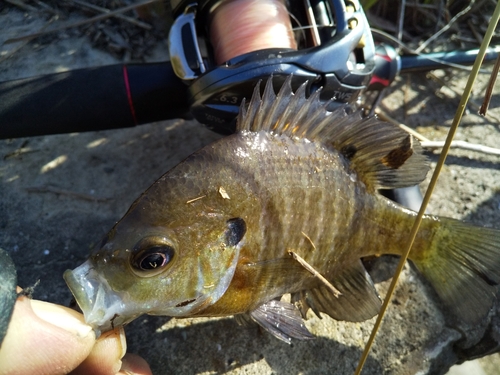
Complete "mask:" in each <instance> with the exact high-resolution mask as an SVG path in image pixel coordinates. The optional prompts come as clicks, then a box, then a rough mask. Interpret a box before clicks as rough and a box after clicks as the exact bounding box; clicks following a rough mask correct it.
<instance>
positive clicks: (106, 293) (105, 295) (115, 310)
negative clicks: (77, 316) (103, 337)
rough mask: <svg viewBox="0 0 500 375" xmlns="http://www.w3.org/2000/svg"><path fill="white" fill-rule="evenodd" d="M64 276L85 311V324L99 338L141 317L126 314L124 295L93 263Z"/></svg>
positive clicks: (70, 271) (85, 264) (68, 271)
mask: <svg viewBox="0 0 500 375" xmlns="http://www.w3.org/2000/svg"><path fill="white" fill-rule="evenodd" d="M63 277H64V280H65V281H66V284H67V285H68V287H69V289H70V290H71V293H73V295H74V296H75V299H76V302H77V303H78V305H79V306H80V308H81V309H82V312H83V315H84V317H85V321H86V322H87V324H89V325H90V326H92V327H93V328H94V331H95V332H96V334H97V335H100V333H102V332H105V331H109V330H112V329H114V328H115V327H118V326H121V325H123V324H125V323H127V322H129V321H131V320H133V319H134V318H136V317H137V316H133V317H130V316H124V315H123V312H124V311H125V304H124V303H123V296H122V295H121V294H120V293H117V292H115V291H114V290H113V289H112V288H111V287H110V286H109V284H108V282H107V281H106V280H105V279H103V278H102V277H101V276H100V275H99V274H98V273H97V271H96V270H95V268H94V266H93V264H92V263H91V262H90V260H87V261H86V262H85V263H83V264H82V265H80V266H79V267H77V268H75V269H74V270H66V271H65V272H64V275H63Z"/></svg>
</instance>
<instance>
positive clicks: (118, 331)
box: [100, 327, 127, 359]
mask: <svg viewBox="0 0 500 375" xmlns="http://www.w3.org/2000/svg"><path fill="white" fill-rule="evenodd" d="M100 339H101V340H110V341H115V342H116V340H118V341H119V344H118V345H119V346H120V348H119V349H118V350H119V357H118V358H120V359H121V358H123V356H124V355H125V354H126V353H127V339H126V337H125V330H124V329H123V327H118V328H115V329H114V330H112V331H108V332H105V333H103V334H102V336H101V338H100Z"/></svg>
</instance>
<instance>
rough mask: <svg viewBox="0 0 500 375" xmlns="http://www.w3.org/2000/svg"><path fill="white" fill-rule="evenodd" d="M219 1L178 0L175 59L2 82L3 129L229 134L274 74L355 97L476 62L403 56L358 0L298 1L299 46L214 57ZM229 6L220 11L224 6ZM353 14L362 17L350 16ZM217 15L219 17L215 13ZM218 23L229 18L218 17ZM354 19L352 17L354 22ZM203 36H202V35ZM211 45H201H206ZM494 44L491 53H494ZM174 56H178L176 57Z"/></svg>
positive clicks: (14, 133) (454, 55)
mask: <svg viewBox="0 0 500 375" xmlns="http://www.w3.org/2000/svg"><path fill="white" fill-rule="evenodd" d="M215 3H216V2H214V1H211V0H208V1H200V2H199V3H198V4H197V5H195V6H193V5H191V4H190V3H189V2H188V1H171V6H172V11H173V15H174V18H175V21H174V23H173V25H172V28H171V31H170V35H169V50H170V61H165V62H160V63H144V64H118V65H110V66H103V67H94V68H86V69H78V70H72V71H68V72H63V73H55V74H48V75H43V76H37V77H29V78H24V79H17V80H12V81H7V82H1V83H0V139H6V138H17V137H29V136H37V135H48V134H59V133H70V132H83V131H96V130H105V129H116V128H125V127H132V126H136V125H141V124H146V123H151V122H155V121H162V120H168V119H175V118H191V117H194V118H196V119H197V120H198V121H200V122H201V123H204V124H205V125H207V126H208V127H209V128H210V129H212V130H214V131H216V132H218V133H221V134H230V133H232V132H233V131H234V128H235V117H236V115H237V113H238V110H239V105H240V104H241V101H242V99H243V98H245V97H246V98H249V97H250V96H251V93H252V90H253V87H254V86H255V84H256V83H257V82H258V81H259V80H261V79H265V78H267V77H268V76H270V75H273V76H274V77H275V84H276V86H279V85H281V84H282V82H283V80H284V78H285V77H286V76H288V75H291V74H292V75H293V76H294V79H293V83H292V86H293V87H294V88H297V87H298V86H299V85H300V84H302V83H303V82H305V81H309V83H308V91H309V92H313V91H315V90H317V89H318V88H319V87H321V88H322V93H321V98H322V99H324V100H329V99H331V98H334V100H335V102H337V103H346V102H347V103H348V102H353V101H355V100H356V98H357V97H358V96H359V94H360V93H361V91H363V90H381V89H383V88H385V87H387V86H389V85H390V83H391V82H392V81H393V80H394V79H395V77H396V76H397V75H398V74H404V73H414V72H418V71H428V70H432V69H438V68H444V67H447V66H449V65H450V64H462V65H468V64H472V63H473V62H474V59H475V57H476V55H477V50H469V51H453V52H441V53H433V54H423V55H404V56H400V55H398V53H397V52H396V50H395V49H394V48H393V47H392V46H390V45H388V44H380V45H377V46H375V45H374V43H373V38H372V35H371V32H370V28H369V25H368V21H367V19H366V17H365V15H364V13H363V10H362V8H361V6H360V5H359V3H357V2H348V3H349V5H348V6H346V5H345V3H344V1H341V0H330V1H309V2H306V3H308V5H306V6H304V5H303V4H304V3H303V2H298V1H291V2H290V9H289V10H288V11H290V12H291V13H292V14H294V15H297V18H298V19H297V21H296V22H297V23H298V24H300V25H305V26H302V30H303V31H304V30H305V31H304V32H303V33H298V34H297V35H299V37H298V38H297V39H299V41H298V43H297V44H298V45H297V46H289V47H288V48H283V47H280V48H276V47H272V46H271V48H266V49H260V50H256V51H250V52H246V53H243V54H242V55H236V56H232V55H230V56H229V58H227V59H226V60H224V57H222V59H223V60H222V61H217V58H220V57H218V56H217V53H218V52H217V51H215V50H214V49H211V48H210V47H209V46H210V44H211V43H210V37H211V35H209V34H210V33H209V32H208V31H207V27H206V25H207V24H208V25H211V26H213V25H212V24H213V23H214V21H213V20H214V19H215V16H214V13H215V15H217V14H218V13H217V12H215V11H214V10H213V8H214V4H215ZM220 13H222V11H219V14H220ZM353 20H356V22H353ZM210 22H212V24H211V23H210ZM218 24H222V23H221V22H219V23H218ZM354 24H355V26H353V25H354ZM199 41H203V42H204V43H200V42H199ZM202 44H203V45H204V46H203V45H202ZM498 51H499V49H498V48H493V49H490V50H489V51H488V53H487V54H486V57H485V59H486V60H493V59H495V58H496V56H497V54H498ZM172 61H174V62H175V63H174V64H172Z"/></svg>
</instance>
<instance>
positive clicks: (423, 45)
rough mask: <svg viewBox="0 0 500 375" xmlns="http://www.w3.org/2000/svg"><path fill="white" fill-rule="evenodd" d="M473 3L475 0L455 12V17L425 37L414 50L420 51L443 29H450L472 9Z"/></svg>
mask: <svg viewBox="0 0 500 375" xmlns="http://www.w3.org/2000/svg"><path fill="white" fill-rule="evenodd" d="M474 3H475V0H471V2H470V3H469V5H468V6H467V7H466V8H465V9H464V10H462V11H461V12H459V13H457V14H456V15H455V17H453V18H452V19H451V20H450V22H448V23H447V24H446V25H445V26H444V27H443V28H442V29H441V30H439V31H438V32H437V33H435V34H434V35H432V36H431V37H430V38H429V39H427V40H426V41H425V42H423V43H422V44H421V45H420V47H418V48H417V49H416V52H418V53H420V52H422V51H423V50H424V48H425V47H427V46H428V45H429V44H430V43H432V42H433V41H434V40H435V39H436V38H438V37H439V36H440V35H441V34H443V33H444V32H445V31H448V30H449V29H450V27H451V26H452V25H453V24H454V23H455V22H456V21H457V20H458V19H459V18H460V17H462V16H463V15H464V14H466V13H467V12H469V10H471V9H472V6H473V5H474Z"/></svg>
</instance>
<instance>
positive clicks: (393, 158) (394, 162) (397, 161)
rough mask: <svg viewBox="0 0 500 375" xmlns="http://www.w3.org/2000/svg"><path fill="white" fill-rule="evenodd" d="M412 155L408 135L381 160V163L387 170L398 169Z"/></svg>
mask: <svg viewBox="0 0 500 375" xmlns="http://www.w3.org/2000/svg"><path fill="white" fill-rule="evenodd" d="M412 155H413V138H412V136H411V135H408V136H407V137H405V139H403V140H402V141H401V143H400V144H399V146H398V147H397V148H395V149H394V150H392V151H391V152H389V153H388V154H387V155H386V156H384V157H383V158H382V163H383V164H384V165H386V166H388V167H389V168H392V169H398V168H399V167H401V166H402V165H403V164H404V163H405V162H406V161H407V160H408V159H409V158H410V156H412Z"/></svg>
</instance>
